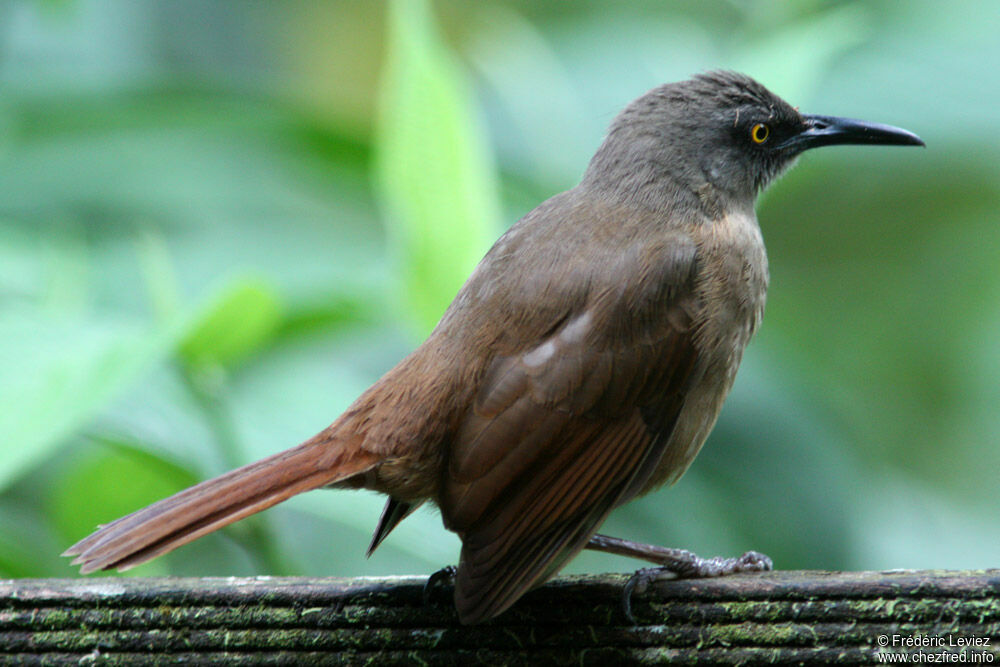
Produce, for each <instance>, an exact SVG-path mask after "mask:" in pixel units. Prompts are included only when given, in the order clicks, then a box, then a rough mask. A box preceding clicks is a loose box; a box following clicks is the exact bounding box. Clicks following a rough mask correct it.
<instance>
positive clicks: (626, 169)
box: [66, 72, 923, 623]
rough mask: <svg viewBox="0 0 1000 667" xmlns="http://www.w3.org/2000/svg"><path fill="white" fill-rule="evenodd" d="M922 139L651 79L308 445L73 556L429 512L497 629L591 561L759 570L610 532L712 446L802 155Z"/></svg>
mask: <svg viewBox="0 0 1000 667" xmlns="http://www.w3.org/2000/svg"><path fill="white" fill-rule="evenodd" d="M832 144H899V145H923V142H922V141H921V140H920V139H919V138H918V137H917V136H916V135H914V134H911V133H909V132H907V131H905V130H901V129H898V128H894V127H889V126H886V125H878V124H874V123H865V122H861V121H854V120H848V119H843V118H832V117H826V116H809V115H803V114H800V113H799V112H798V111H797V110H796V109H794V108H793V107H791V106H789V105H788V104H787V103H786V102H784V101H782V100H781V99H780V98H778V97H777V96H775V95H774V94H772V93H771V92H769V91H768V90H767V89H766V88H764V86H762V85H761V84H759V83H757V82H756V81H754V80H753V79H750V78H749V77H746V76H743V75H740V74H736V73H732V72H712V73H708V74H703V75H700V76H697V77H695V78H694V79H692V80H689V81H683V82H680V83H672V84H667V85H663V86H660V87H658V88H654V89H653V90H651V91H650V92H648V93H646V94H645V95H643V96H642V97H640V98H639V99H637V100H635V101H634V102H632V103H631V104H630V105H628V107H626V109H625V110H624V111H623V112H622V113H621V114H620V115H619V116H618V117H617V118H616V119H615V120H614V122H613V123H612V124H611V128H610V130H609V131H608V134H607V137H606V138H605V140H604V142H603V143H602V145H601V147H600V148H599V149H598V151H597V154H596V155H595V156H594V158H593V159H592V160H591V162H590V165H589V167H588V168H587V171H586V173H585V174H584V176H583V180H582V181H581V183H580V184H579V185H578V186H577V187H575V188H573V189H572V190H569V191H567V192H563V193H561V194H558V195H556V196H554V197H552V198H551V199H549V200H548V201H546V202H544V203H542V204H541V205H540V206H538V208H536V209H534V210H533V211H531V212H530V213H528V214H527V215H526V216H524V218H522V219H521V220H520V221H519V222H518V223H517V224H515V225H514V226H513V227H511V228H510V230H509V231H508V232H507V233H505V234H504V235H503V236H502V237H501V238H500V239H499V240H498V241H497V242H496V244H495V245H494V246H493V248H492V249H490V251H489V252H488V253H487V254H486V256H485V257H484V258H483V260H482V261H481V262H480V264H479V266H478V267H477V268H476V269H475V271H474V272H473V273H472V275H471V276H470V277H469V279H468V281H467V282H466V283H465V285H464V286H463V287H462V289H461V290H460V291H459V293H458V295H457V296H456V297H455V300H454V301H453V302H452V304H451V305H450V306H449V307H448V310H447V311H446V312H445V314H444V316H443V317H442V318H441V321H440V322H439V323H438V325H437V327H436V328H435V329H434V331H433V332H432V333H431V335H430V336H429V337H428V339H427V340H426V341H425V342H424V343H423V344H422V345H421V346H420V347H419V348H417V350H416V351H414V352H413V353H412V354H410V355H409V356H408V357H406V358H405V359H403V361H401V362H400V363H399V365H397V366H396V367H395V368H393V369H392V370H390V371H389V372H388V373H386V374H385V375H384V376H383V377H382V378H381V379H380V380H379V381H378V382H376V383H375V384H374V385H373V386H372V387H371V388H369V389H368V390H367V391H366V392H365V393H364V394H362V395H361V397H360V398H358V399H357V400H356V401H355V402H354V404H352V405H351V406H350V407H349V408H348V409H347V411H346V412H344V414H342V415H341V416H340V417H339V418H338V419H337V420H336V421H335V422H334V423H333V424H331V425H330V426H329V427H327V428H326V429H325V430H323V431H322V432H321V433H319V434H317V435H316V436H314V437H312V438H310V439H309V440H307V441H306V442H305V443H303V444H301V445H299V446H298V447H295V448H293V449H289V450H287V451H285V452H282V453H280V454H276V455H274V456H271V457H269V458H266V459H264V460H262V461H258V462H256V463H251V464H250V465H247V466H245V467H243V468H240V469H238V470H234V471H232V472H229V473H227V474H225V475H222V476H221V477H217V478H215V479H212V480H209V481H207V482H202V483H201V484H198V485H197V486H194V487H191V488H189V489H187V490H185V491H181V492H180V493H178V494H176V495H174V496H171V497H170V498H167V499H165V500H161V501H160V502H158V503H155V504H153V505H151V506H149V507H146V508H145V509H141V510H139V511H137V512H135V513H133V514H130V515H128V516H126V517H123V518H121V519H118V520H117V521H114V522H112V523H109V524H107V525H105V526H102V527H100V529H99V530H97V532H95V533H94V534H92V535H91V536H89V537H87V538H85V539H83V540H81V541H80V542H78V543H77V544H75V545H73V546H72V547H71V548H70V549H69V550H68V551H67V552H66V555H75V556H77V558H76V560H74V561H73V562H74V563H75V564H79V565H80V569H81V571H82V572H84V573H86V572H93V571H95V570H102V569H108V568H119V569H126V568H129V567H132V566H134V565H137V564H139V563H142V562H144V561H147V560H149V559H151V558H154V557H156V556H159V555H161V554H164V553H166V552H168V551H171V550H172V549H176V548H177V547H179V546H181V545H183V544H186V543H188V542H190V541H192V540H194V539H196V538H198V537H200V536H202V535H205V534H206V533H209V532H211V531H214V530H217V529H219V528H221V527H223V526H225V525H227V524H230V523H232V522H234V521H237V520H239V519H242V518H243V517H246V516H249V515H250V514H253V513H255V512H259V511H261V510H263V509H265V508H268V507H271V506H272V505H274V504H276V503H279V502H281V501H283V500H285V499H286V498H288V497H290V496H293V495H295V494H297V493H302V492H303V491H308V490H310V489H315V488H319V487H335V488H353V489H358V488H364V489H373V490H375V491H379V492H381V493H384V494H386V495H388V496H389V500H388V502H387V504H386V508H385V511H384V512H383V514H382V517H381V519H380V521H379V524H378V526H377V527H376V529H375V536H374V538H373V539H372V543H371V546H370V548H369V553H370V552H371V550H374V549H375V547H377V546H378V544H379V543H380V542H381V541H382V540H383V539H385V537H386V535H387V534H388V533H389V532H390V531H391V530H392V529H393V527H395V526H396V524H397V523H399V521H401V520H402V519H403V518H405V517H406V516H407V515H408V514H409V513H410V512H411V511H412V510H413V509H414V508H416V507H417V506H418V505H420V504H421V503H423V502H425V501H428V500H430V501H432V502H433V503H435V504H436V505H437V506H438V507H439V508H440V510H441V515H442V518H443V520H444V525H445V527H446V528H448V529H449V530H452V531H454V532H456V533H457V534H458V535H459V537H460V538H461V540H462V552H461V557H460V560H459V564H458V569H457V573H456V575H455V606H456V608H457V610H458V615H459V618H460V619H461V621H462V622H463V623H475V622H478V621H482V620H485V619H489V618H492V617H494V616H496V615H497V614H499V613H501V612H502V611H504V610H505V609H507V608H508V607H510V606H511V605H512V604H513V603H514V602H515V601H517V599H518V598H519V597H521V595H523V594H524V593H525V592H526V591H528V590H529V589H531V588H533V587H535V586H538V585H540V584H541V583H543V582H544V581H545V580H546V579H548V578H549V577H551V576H552V575H553V574H555V573H556V572H557V571H558V570H559V569H560V568H561V567H562V566H563V565H564V564H565V563H566V562H567V561H568V560H570V559H571V558H572V557H573V556H574V555H576V554H577V553H578V552H579V551H580V550H581V549H583V548H585V547H587V546H588V545H589V546H590V547H591V548H596V549H603V550H610V551H615V552H619V553H627V554H631V555H636V556H639V557H643V558H647V559H651V560H654V561H656V562H659V563H662V564H664V565H666V566H667V567H668V568H670V569H671V570H673V571H676V572H680V573H682V574H688V575H699V574H700V575H711V574H719V573H724V572H728V571H734V570H739V569H763V568H765V567H769V566H770V564H769V561H767V560H766V558H764V557H761V556H759V555H757V554H753V553H752V552H751V553H749V554H747V555H745V556H744V557H743V558H742V559H724V560H723V559H713V560H703V559H699V558H698V557H696V556H694V555H693V554H690V553H688V552H683V551H680V550H670V549H662V548H658V547H652V546H643V545H635V544H632V543H629V542H625V541H623V540H615V539H613V538H606V537H603V536H600V535H595V532H596V531H597V529H598V527H599V526H600V525H601V523H602V522H603V521H604V519H605V518H606V517H607V516H608V513H609V512H611V511H612V510H613V509H614V508H616V507H618V506H619V505H622V504H623V503H625V502H627V501H629V500H631V499H633V498H635V497H637V496H640V495H642V494H644V493H647V492H648V491H651V490H652V489H655V488H657V487H659V486H661V485H663V484H665V483H669V482H674V481H676V480H677V479H678V478H679V477H680V476H681V475H682V474H683V473H684V471H685V470H686V469H687V467H688V466H689V465H690V464H691V461H692V460H693V459H694V457H695V456H696V455H697V453H698V451H699V449H700V448H701V446H702V443H703V442H704V441H705V438H706V437H707V436H708V434H709V431H711V429H712V426H713V425H714V424H715V420H716V417H718V414H719V410H720V409H721V407H722V403H723V400H724V399H725V397H726V394H727V393H728V392H729V389H730V387H731V386H732V384H733V379H734V378H735V376H736V370H737V367H738V366H739V363H740V359H741V357H742V355H743V350H744V348H745V347H746V345H747V342H748V341H749V340H750V337H751V336H752V335H753V333H754V331H755V330H756V329H757V325H758V324H759V323H760V319H761V315H762V313H763V310H764V295H765V292H766V290H767V283H768V270H767V258H766V255H765V253H764V244H763V241H762V239H761V233H760V229H759V227H758V225H757V219H756V215H755V213H754V203H755V200H756V198H757V194H758V193H759V192H760V191H761V190H762V189H763V188H764V187H765V186H766V185H767V184H768V183H769V182H771V181H772V180H773V179H774V178H775V177H776V176H777V175H778V174H779V173H780V172H781V171H782V170H783V169H784V168H785V167H787V166H788V165H790V164H791V163H792V161H793V160H794V158H795V157H796V156H797V155H799V154H800V153H801V152H802V151H804V150H806V149H809V148H814V147H817V146H827V145H832Z"/></svg>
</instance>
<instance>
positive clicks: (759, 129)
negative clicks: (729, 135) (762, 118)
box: [750, 123, 771, 144]
mask: <svg viewBox="0 0 1000 667" xmlns="http://www.w3.org/2000/svg"><path fill="white" fill-rule="evenodd" d="M769 136H771V128H769V127H768V126H767V125H764V123H757V124H756V125H754V126H753V127H752V128H750V138H751V139H753V142H754V143H755V144H762V143H764V142H765V141H767V138H768V137H769Z"/></svg>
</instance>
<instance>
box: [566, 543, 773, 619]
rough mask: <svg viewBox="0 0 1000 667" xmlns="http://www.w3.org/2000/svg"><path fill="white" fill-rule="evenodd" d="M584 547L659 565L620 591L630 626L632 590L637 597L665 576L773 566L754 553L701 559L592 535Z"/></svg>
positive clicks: (635, 576)
mask: <svg viewBox="0 0 1000 667" xmlns="http://www.w3.org/2000/svg"><path fill="white" fill-rule="evenodd" d="M586 548H587V549H593V550H595V551H605V552H607V553H612V554H617V555H619V556H629V557H630V558H638V559H641V560H647V561H650V562H652V563H656V564H657V565H659V567H647V568H642V569H641V570H637V571H636V573H635V574H633V575H632V577H631V578H630V579H629V580H628V582H627V583H626V584H625V588H624V589H623V590H622V609H623V610H624V612H625V616H626V617H627V618H628V619H629V620H630V621H632V622H633V623H634V622H635V617H634V616H632V593H633V592H634V591H638V592H639V593H640V594H641V593H644V592H645V591H646V589H647V588H648V587H649V584H651V583H653V582H654V581H656V580H658V579H660V578H661V577H663V576H664V575H669V578H670V579H701V578H706V577H722V576H725V575H727V574H735V573H737V572H763V571H765V570H770V569H772V568H773V567H774V564H773V563H772V562H771V559H770V558H768V557H767V556H765V555H764V554H762V553H758V552H756V551H748V552H746V553H745V554H743V555H742V556H739V557H738V558H724V557H722V556H715V557H712V558H702V557H701V556H699V555H698V554H696V553H693V552H691V551H687V550H685V549H669V548H667V547H661V546H657V545H655V544H642V543H640V542H632V541H630V540H623V539H620V538H617V537H608V536H607V535H594V536H593V537H591V538H590V542H589V543H588V544H587V547H586Z"/></svg>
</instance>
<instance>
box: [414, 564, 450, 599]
mask: <svg viewBox="0 0 1000 667" xmlns="http://www.w3.org/2000/svg"><path fill="white" fill-rule="evenodd" d="M457 572H458V568H457V567H455V566H454V565H448V566H446V567H442V568H441V569H440V570H438V571H437V572H434V573H433V574H431V576H429V577H427V582H426V583H425V584H424V591H423V594H422V596H421V597H422V599H423V602H424V606H425V607H427V606H430V604H431V595H432V594H433V592H434V587H435V586H437V585H438V584H440V583H442V582H444V581H445V580H447V579H450V580H454V579H455V574H456V573H457Z"/></svg>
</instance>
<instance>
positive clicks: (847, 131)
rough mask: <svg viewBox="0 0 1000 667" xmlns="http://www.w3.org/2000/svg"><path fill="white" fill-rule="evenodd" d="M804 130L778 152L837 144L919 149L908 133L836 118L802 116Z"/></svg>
mask: <svg viewBox="0 0 1000 667" xmlns="http://www.w3.org/2000/svg"><path fill="white" fill-rule="evenodd" d="M802 119H803V120H804V121H805V128H804V129H803V130H802V131H801V132H799V133H798V134H796V135H795V136H793V137H790V138H789V139H787V140H786V141H785V142H784V143H783V144H781V146H780V148H793V149H795V150H799V151H804V150H807V149H810V148H819V147H820V146H835V145H837V144H876V145H879V146H923V145H924V142H923V140H922V139H921V138H920V137H918V136H917V135H915V134H913V133H912V132H910V131H908V130H904V129H902V128H899V127H893V126H892V125H883V124H882V123H869V122H867V121H863V120H854V119H853V118H837V117H836V116H803V117H802Z"/></svg>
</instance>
